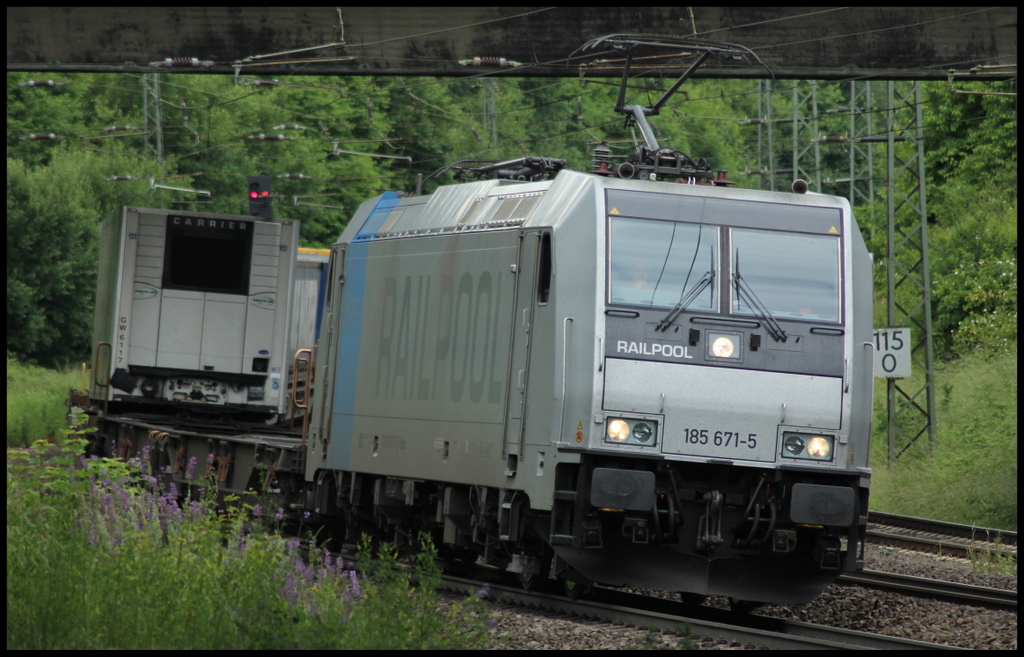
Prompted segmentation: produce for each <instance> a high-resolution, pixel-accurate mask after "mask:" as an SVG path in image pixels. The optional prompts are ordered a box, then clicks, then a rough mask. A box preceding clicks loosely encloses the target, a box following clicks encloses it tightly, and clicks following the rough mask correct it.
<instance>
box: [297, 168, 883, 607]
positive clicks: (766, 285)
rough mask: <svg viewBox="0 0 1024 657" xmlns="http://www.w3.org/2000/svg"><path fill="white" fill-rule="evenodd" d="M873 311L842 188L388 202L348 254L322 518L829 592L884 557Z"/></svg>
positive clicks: (321, 373)
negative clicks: (867, 539)
mask: <svg viewBox="0 0 1024 657" xmlns="http://www.w3.org/2000/svg"><path fill="white" fill-rule="evenodd" d="M870 322H871V266H870V259H869V257H868V254H867V251H866V249H865V246H864V243H863V240H862V239H861V236H860V234H859V230H858V228H857V226H856V223H855V221H854V219H853V216H852V213H851V211H850V208H849V205H848V203H847V202H846V200H845V199H841V198H836V197H829V196H821V195H800V194H781V193H770V192H757V191H749V190H729V189H724V188H721V187H713V186H703V185H680V184H668V183H659V182H649V181H629V180H618V179H611V178H603V177H599V176H593V175H586V174H581V173H576V172H570V171H563V172H562V173H560V174H559V175H558V177H557V178H556V179H555V180H554V181H550V182H539V183H519V184H510V183H506V182H501V181H486V182H479V183H471V184H465V185H456V186H449V187H443V188H441V189H439V190H438V191H437V192H435V193H434V194H433V195H431V196H429V197H423V196H420V197H412V198H405V199H400V198H398V197H397V196H396V195H394V194H390V193H389V194H385V195H384V196H381V197H378V198H376V199H373V200H372V201H369V202H367V203H365V204H364V205H363V206H362V207H361V208H360V210H359V212H358V213H357V214H356V216H355V217H354V218H353V220H352V221H351V223H350V224H349V227H348V229H346V231H345V233H344V234H343V235H342V237H341V239H340V240H339V242H338V243H337V244H336V245H335V247H334V249H333V251H332V256H331V272H330V282H329V287H328V300H327V309H326V311H325V321H324V326H323V329H322V337H323V338H324V339H322V340H321V346H320V351H319V355H318V362H317V372H318V374H317V379H318V381H319V382H320V385H319V389H318V392H317V396H316V397H315V398H314V404H313V410H312V413H311V426H310V444H309V451H308V453H307V461H306V463H307V466H306V467H307V480H309V481H310V482H312V483H313V487H312V490H311V495H312V497H313V505H314V508H315V510H316V511H317V512H318V514H319V515H320V516H321V517H322V518H324V519H328V520H329V519H332V518H333V519H334V520H336V521H337V525H339V526H340V527H341V529H339V531H341V532H342V533H343V534H345V535H352V533H354V532H356V531H358V529H359V528H360V527H363V528H367V527H372V528H374V529H376V530H381V531H384V532H385V535H386V536H388V537H389V538H394V539H395V540H398V541H402V540H404V539H407V538H408V537H410V536H411V535H412V534H413V532H414V531H417V530H423V529H426V530H433V531H436V533H437V537H438V539H439V542H443V544H444V545H445V546H446V547H447V548H448V549H450V550H455V551H459V552H464V553H468V554H479V556H481V557H482V558H483V559H484V560H485V561H487V562H490V563H494V564H497V565H501V566H505V567H507V568H508V569H509V570H510V571H512V572H517V573H521V574H523V576H524V577H530V576H537V575H541V576H546V574H547V572H548V567H549V564H550V563H551V561H552V556H553V557H554V567H555V572H556V574H558V575H560V576H562V577H564V578H565V579H567V580H570V581H576V582H586V581H593V582H602V583H607V584H613V585H622V584H633V585H638V586H643V587H649V588H657V589H663V590H677V591H688V592H693V593H698V594H719V595H729V596H733V597H736V598H740V599H744V600H759V601H773V602H782V603H793V602H803V601H807V600H809V599H811V598H813V597H814V596H815V595H817V594H818V593H819V592H820V591H821V590H822V589H823V588H824V587H825V586H826V585H827V584H828V583H829V582H830V581H832V580H833V579H834V578H835V577H836V576H837V575H838V573H839V572H841V571H843V570H853V569H857V568H859V567H860V565H861V563H862V556H863V532H864V527H865V522H866V514H867V490H868V484H869V479H870V470H869V469H868V467H867V458H868V454H867V452H868V441H869V436H870V420H871V409H870V405H871V385H872V378H871V354H870V353H869V351H868V350H869V347H868V346H866V345H867V344H869V343H870V335H871V324H870Z"/></svg>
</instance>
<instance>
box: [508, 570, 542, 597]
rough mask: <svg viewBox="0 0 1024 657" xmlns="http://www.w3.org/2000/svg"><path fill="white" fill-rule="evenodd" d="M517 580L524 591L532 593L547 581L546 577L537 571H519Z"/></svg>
mask: <svg viewBox="0 0 1024 657" xmlns="http://www.w3.org/2000/svg"><path fill="white" fill-rule="evenodd" d="M516 579H517V580H519V586H521V587H523V590H524V591H529V592H530V593H533V592H534V591H537V590H539V589H540V588H541V586H543V584H544V582H546V581H547V577H544V576H543V575H541V574H539V573H519V575H518V576H517V577H516Z"/></svg>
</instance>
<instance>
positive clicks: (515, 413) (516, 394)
mask: <svg viewBox="0 0 1024 657" xmlns="http://www.w3.org/2000/svg"><path fill="white" fill-rule="evenodd" d="M543 238H544V235H543V233H541V231H537V230H530V231H526V232H525V233H523V234H522V235H521V236H520V240H519V262H518V263H516V296H515V316H514V319H513V322H514V323H513V327H512V357H511V367H510V368H509V386H508V406H507V410H506V417H505V448H504V456H505V457H506V462H507V463H508V467H509V469H514V467H513V463H515V460H516V459H511V458H509V457H511V456H515V457H517V458H518V457H519V456H520V455H521V454H522V445H523V440H522V439H523V427H524V426H525V424H526V404H525V401H526V386H527V379H528V378H529V371H528V368H529V362H530V342H531V340H530V329H531V328H532V325H533V312H534V304H535V301H536V290H537V269H538V264H539V263H540V259H541V258H540V254H541V246H542V242H543Z"/></svg>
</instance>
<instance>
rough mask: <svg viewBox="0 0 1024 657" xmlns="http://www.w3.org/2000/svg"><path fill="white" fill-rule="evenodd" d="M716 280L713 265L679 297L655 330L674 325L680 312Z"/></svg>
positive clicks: (666, 328)
mask: <svg viewBox="0 0 1024 657" xmlns="http://www.w3.org/2000/svg"><path fill="white" fill-rule="evenodd" d="M714 282H715V269H714V267H712V268H711V269H709V270H708V271H706V272H704V275H703V276H701V277H700V280H698V281H697V282H696V283H694V284H693V287H691V288H690V289H689V290H688V291H687V292H686V293H685V294H684V295H683V297H682V298H681V299H679V303H677V304H676V305H675V306H673V307H672V310H670V311H668V314H667V315H665V318H664V319H662V320H661V321H660V322H658V326H657V327H655V329H654V330H655V331H665V330H668V327H670V326H672V324H673V323H674V322H675V321H676V318H677V317H679V313H681V312H683V311H684V310H686V307H687V306H689V305H690V304H691V303H693V301H694V299H696V298H697V297H699V296H700V294H701V292H703V291H704V290H705V289H707V287H708V286H710V285H711V284H712V283H714Z"/></svg>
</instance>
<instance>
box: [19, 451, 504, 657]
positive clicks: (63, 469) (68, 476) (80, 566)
mask: <svg viewBox="0 0 1024 657" xmlns="http://www.w3.org/2000/svg"><path fill="white" fill-rule="evenodd" d="M84 442H85V441H84V440H82V439H80V438H76V439H70V440H68V442H67V444H66V445H65V446H64V447H57V446H52V445H48V444H46V443H43V442H41V441H40V442H39V443H37V444H36V445H34V446H33V447H32V448H30V449H21V450H16V451H14V452H9V456H8V470H7V648H8V649H12V648H15V649H16V648H21V649H26V648H27V649H47V648H67V649H111V648H114V649H136V650H137V649H162V650H176V649H204V650H205V649H211V648H228V649H257V650H261V649H273V648H277V649H337V648H347V649H394V648H419V649H437V648H445V649H451V648H480V647H482V646H483V644H484V641H485V640H486V636H487V632H486V626H485V619H484V608H483V602H482V601H481V600H479V599H477V598H475V597H472V598H470V599H469V600H468V601H467V602H466V603H465V604H461V605H454V606H452V607H451V608H450V609H449V610H448V611H447V612H443V613H442V612H439V611H437V609H438V599H437V595H436V593H435V591H434V587H433V585H434V584H435V583H436V582H437V581H438V576H439V574H438V570H437V568H436V567H434V566H433V557H434V554H435V553H434V551H433V548H432V546H430V544H429V542H425V543H424V545H423V547H424V552H423V555H422V556H421V557H420V558H418V559H417V560H416V568H415V571H414V572H413V573H410V572H409V571H407V570H405V569H399V568H396V567H395V565H396V564H395V563H394V554H393V553H392V552H390V551H389V550H387V549H382V551H381V554H382V557H383V563H382V564H381V565H380V566H379V567H378V571H377V572H379V573H381V575H380V576H374V578H373V579H372V580H371V579H366V578H365V577H363V576H361V575H358V574H357V573H356V572H355V571H353V570H350V569H347V568H345V565H344V564H343V562H342V560H341V559H340V558H334V557H332V556H331V555H330V554H328V553H326V552H325V551H321V550H317V549H312V548H311V549H309V553H308V556H307V557H303V556H302V555H303V546H302V544H301V543H300V541H299V539H297V538H286V537H283V536H281V535H279V534H277V533H276V532H266V531H262V530H259V529H258V527H259V525H260V523H261V522H266V521H269V522H270V523H273V520H272V519H270V518H266V517H265V516H264V515H263V512H262V509H260V508H259V505H252V504H242V503H240V501H239V500H238V499H237V498H236V499H233V500H229V502H232V504H231V505H230V506H229V507H228V508H227V509H224V508H218V507H217V505H216V504H214V502H213V501H212V500H210V499H205V498H203V497H202V496H201V495H200V496H199V497H198V498H192V497H190V496H185V497H183V498H182V499H181V500H180V501H181V503H180V504H179V498H178V491H177V490H175V489H174V487H172V489H171V490H170V491H166V492H162V493H161V492H160V491H158V490H156V489H155V487H154V486H155V483H156V480H155V478H154V477H151V476H150V475H148V474H146V469H145V468H144V467H143V466H144V464H145V456H143V458H142V459H138V460H137V461H136V462H135V463H133V464H126V463H123V462H118V461H113V460H107V459H98V458H95V457H94V458H92V459H86V458H85V457H82V456H80V454H81V449H82V446H83V445H84ZM278 515H279V516H280V515H281V514H278ZM414 578H415V579H416V580H418V581H419V585H418V586H417V587H416V588H411V587H410V581H412V579H414Z"/></svg>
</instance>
